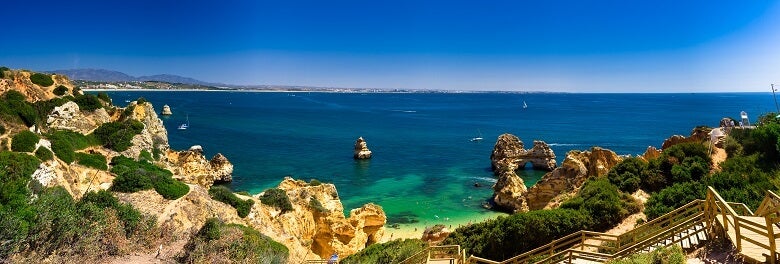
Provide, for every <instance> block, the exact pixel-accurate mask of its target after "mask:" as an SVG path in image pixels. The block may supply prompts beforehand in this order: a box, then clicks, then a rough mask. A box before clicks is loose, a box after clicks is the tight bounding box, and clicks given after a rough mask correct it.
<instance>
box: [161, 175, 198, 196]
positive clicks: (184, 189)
mask: <svg viewBox="0 0 780 264" xmlns="http://www.w3.org/2000/svg"><path fill="white" fill-rule="evenodd" d="M153 182H154V190H155V191H157V193H159V194H160V195H162V197H164V198H165V199H168V200H176V199H179V197H182V196H184V195H185V194H187V193H188V192H190V187H189V186H187V184H184V183H183V182H180V181H177V180H174V179H173V178H172V177H171V176H170V175H168V176H165V177H158V178H156V179H155V180H154V181H153Z"/></svg>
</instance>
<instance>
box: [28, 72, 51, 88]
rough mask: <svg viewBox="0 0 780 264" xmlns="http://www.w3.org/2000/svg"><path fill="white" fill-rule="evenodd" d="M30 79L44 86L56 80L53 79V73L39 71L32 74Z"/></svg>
mask: <svg viewBox="0 0 780 264" xmlns="http://www.w3.org/2000/svg"><path fill="white" fill-rule="evenodd" d="M30 81H32V83H34V84H37V85H40V86H42V87H49V86H52V85H53V84H54V80H52V79H51V75H48V74H43V73H37V72H36V73H33V74H32V75H30Z"/></svg>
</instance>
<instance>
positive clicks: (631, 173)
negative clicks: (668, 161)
mask: <svg viewBox="0 0 780 264" xmlns="http://www.w3.org/2000/svg"><path fill="white" fill-rule="evenodd" d="M645 170H647V162H645V161H644V160H641V159H639V158H634V157H631V158H627V159H625V160H623V161H622V162H620V163H618V164H617V165H615V166H614V167H612V169H610V170H609V173H608V174H607V178H608V179H609V181H610V182H612V184H615V185H617V186H618V187H619V188H620V190H621V191H623V192H627V193H634V192H636V191H637V190H638V189H639V185H640V184H641V183H642V178H641V176H642V173H643V172H644V171H645Z"/></svg>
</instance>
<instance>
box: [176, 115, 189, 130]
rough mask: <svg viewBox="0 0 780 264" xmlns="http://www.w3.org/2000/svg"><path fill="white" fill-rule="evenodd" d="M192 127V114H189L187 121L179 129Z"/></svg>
mask: <svg viewBox="0 0 780 264" xmlns="http://www.w3.org/2000/svg"><path fill="white" fill-rule="evenodd" d="M189 127H190V115H187V123H182V124H181V125H179V130H185V129H187V128H189Z"/></svg>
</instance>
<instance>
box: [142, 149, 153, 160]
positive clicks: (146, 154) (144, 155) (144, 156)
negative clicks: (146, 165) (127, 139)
mask: <svg viewBox="0 0 780 264" xmlns="http://www.w3.org/2000/svg"><path fill="white" fill-rule="evenodd" d="M138 158H139V159H145V160H146V161H150V162H151V161H154V158H152V154H151V153H149V151H146V150H145V149H144V150H141V153H140V154H138Z"/></svg>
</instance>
